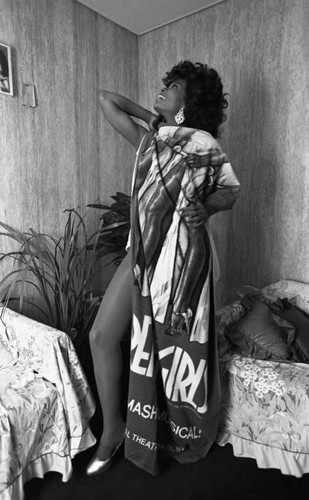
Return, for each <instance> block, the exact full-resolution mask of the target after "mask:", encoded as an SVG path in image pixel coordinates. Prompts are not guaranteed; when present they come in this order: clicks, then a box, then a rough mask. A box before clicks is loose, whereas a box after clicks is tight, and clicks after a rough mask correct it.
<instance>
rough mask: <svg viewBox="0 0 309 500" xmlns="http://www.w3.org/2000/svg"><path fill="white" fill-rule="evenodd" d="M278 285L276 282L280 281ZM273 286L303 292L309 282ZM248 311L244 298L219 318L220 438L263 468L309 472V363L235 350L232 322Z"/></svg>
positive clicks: (279, 291)
mask: <svg viewBox="0 0 309 500" xmlns="http://www.w3.org/2000/svg"><path fill="white" fill-rule="evenodd" d="M275 285H276V286H275ZM275 285H272V286H270V287H268V288H267V293H269V294H274V296H276V297H278V296H281V297H283V296H286V297H289V298H291V297H294V296H295V295H297V294H299V296H300V297H301V298H302V299H303V303H308V297H309V285H305V284H297V282H293V281H290V282H289V281H284V282H280V283H279V284H275ZM242 314H243V309H242V306H241V305H240V304H239V302H235V303H234V304H232V305H229V306H227V308H224V310H223V311H221V321H220V324H219V329H218V331H219V335H220V337H221V340H220V345H219V347H220V352H221V357H220V363H221V384H222V408H221V418H220V430H219V434H218V437H217V443H218V444H220V445H225V444H227V443H230V444H232V446H233V451H234V454H235V455H236V456H242V457H250V458H254V459H255V460H256V462H257V465H258V466H259V467H261V468H279V469H280V470H281V472H282V473H283V474H290V475H293V476H296V477H301V476H302V475H303V474H304V473H308V472H309V365H308V364H303V363H293V362H274V361H265V360H259V359H252V358H249V357H245V356H240V355H239V354H233V353H232V352H231V351H229V346H228V344H227V343H226V340H225V339H224V338H223V337H222V335H223V334H224V329H225V328H226V326H227V325H228V324H229V323H231V322H233V321H235V320H237V319H239V317H241V316H242Z"/></svg>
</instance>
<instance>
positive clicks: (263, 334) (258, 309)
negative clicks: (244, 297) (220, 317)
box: [227, 297, 295, 360]
mask: <svg viewBox="0 0 309 500" xmlns="http://www.w3.org/2000/svg"><path fill="white" fill-rule="evenodd" d="M294 334H295V329H294V327H292V326H291V325H290V324H289V323H287V322H286V321H285V320H284V319H281V318H280V317H279V316H277V315H276V314H274V313H273V312H272V311H271V310H270V309H269V306H268V305H267V304H264V303H263V302H261V301H260V300H259V299H258V297H256V299H255V300H253V301H252V303H251V309H250V310H249V311H248V312H247V314H246V315H245V316H244V317H243V318H242V319H240V320H239V321H236V322H235V323H233V324H232V325H231V326H230V327H229V328H228V331H227V336H228V338H229V340H230V341H231V342H232V344H233V345H234V346H235V347H236V349H237V350H238V351H241V352H242V353H243V354H245V355H248V356H252V357H254V358H259V359H276V360H288V359H290V358H291V352H290V350H289V345H290V344H291V343H292V341H293V340H294Z"/></svg>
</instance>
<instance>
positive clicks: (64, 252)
mask: <svg viewBox="0 0 309 500" xmlns="http://www.w3.org/2000/svg"><path fill="white" fill-rule="evenodd" d="M112 198H113V199H114V200H115V201H114V203H113V205H112V206H107V205H101V204H92V205H90V206H91V207H93V208H96V209H100V210H102V211H103V213H102V215H101V218H100V225H99V228H98V229H97V230H96V231H94V232H93V233H92V234H91V235H90V236H89V235H88V234H87V229H86V223H85V217H86V216H84V217H82V216H81V215H80V214H79V212H78V211H77V210H75V209H70V210H66V211H65V212H66V213H67V214H68V217H67V221H66V224H65V228H64V233H63V235H62V236H61V237H60V238H59V239H55V238H54V237H53V236H51V235H46V234H43V233H40V232H37V231H35V230H34V229H30V231H29V232H19V231H17V230H15V229H13V228H11V227H10V226H8V225H7V224H5V223H4V222H1V221H0V226H1V227H2V228H3V229H4V230H5V232H2V233H0V236H6V237H9V238H11V239H12V240H15V241H17V242H18V243H19V244H20V247H19V249H18V250H17V251H11V252H8V253H5V254H3V253H2V254H1V253H0V262H1V261H2V260H3V259H12V261H13V263H14V266H13V269H12V270H11V271H9V272H8V273H7V274H6V275H5V276H4V277H2V279H1V281H0V290H3V292H2V293H1V295H0V299H1V301H2V303H3V304H4V305H7V304H9V305H11V304H13V303H15V307H16V305H17V308H18V310H19V312H23V306H24V304H25V303H31V304H32V306H33V307H34V308H35V309H37V310H38V311H40V314H41V316H43V318H44V320H43V321H44V322H46V323H47V324H49V325H50V326H53V327H55V328H58V329H59V330H62V331H64V332H66V333H67V334H68V335H69V336H70V337H71V339H72V341H73V343H74V344H75V346H76V347H77V348H79V347H80V346H81V345H82V344H83V342H84V341H85V340H87V339H88V332H89V329H90V327H91V325H92V322H93V320H94V317H95V314H96V311H97V308H98V306H99V304H100V301H101V299H102V295H103V294H102V292H100V293H98V290H95V289H94V285H93V283H94V277H95V275H96V274H97V273H98V272H100V271H101V267H102V265H101V264H99V265H98V262H100V263H101V262H102V260H101V257H104V256H108V255H110V256H111V258H110V259H109V261H108V265H109V266H110V265H111V264H113V265H117V264H119V262H120V261H121V260H122V258H123V257H124V254H125V244H126V239H127V235H128V232H129V218H130V197H129V196H127V195H125V194H123V193H116V195H115V196H112ZM98 259H99V260H98ZM31 288H32V289H34V290H35V291H36V295H35V301H31V299H29V289H31ZM16 292H17V295H16ZM103 293H104V292H103ZM4 309H5V308H3V310H4Z"/></svg>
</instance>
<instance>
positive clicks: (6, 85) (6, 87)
mask: <svg viewBox="0 0 309 500" xmlns="http://www.w3.org/2000/svg"><path fill="white" fill-rule="evenodd" d="M0 95H7V96H11V97H12V96H13V95H14V94H13V76H12V55H11V47H9V46H8V45H5V44H4V43H1V42H0Z"/></svg>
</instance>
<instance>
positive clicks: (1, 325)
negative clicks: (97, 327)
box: [0, 307, 96, 500]
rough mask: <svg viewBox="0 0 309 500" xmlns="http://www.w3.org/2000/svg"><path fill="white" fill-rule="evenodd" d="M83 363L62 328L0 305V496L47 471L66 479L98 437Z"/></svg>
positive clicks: (19, 490) (19, 492)
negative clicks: (76, 460)
mask: <svg viewBox="0 0 309 500" xmlns="http://www.w3.org/2000/svg"><path fill="white" fill-rule="evenodd" d="M94 411H95V404H94V400H93V397H92V395H91V392H90V389H89V386H88V383H87V380H86V378H85V375H84V373H83V370H82V367H81V365H80V362H79V360H78V357H77V355H76V352H75V350H74V347H73V345H72V343H71V340H70V338H69V337H68V336H67V335H66V334H65V333H63V332H61V331H58V330H56V329H54V328H51V327H49V326H46V325H44V324H42V323H39V322H37V321H34V320H32V319H29V318H27V317H25V316H23V315H21V314H19V313H16V312H14V311H12V310H11V309H9V308H3V307H1V308H0V498H1V500H22V498H24V490H23V485H24V484H25V483H26V482H27V481H29V480H30V479H31V478H33V477H41V478H42V477H43V476H44V474H45V473H46V472H49V471H54V472H59V473H60V474H62V480H63V481H67V480H68V479H69V477H70V475H71V472H72V459H73V457H74V456H75V455H76V454H77V453H79V452H81V451H83V450H86V449H87V448H90V447H91V446H93V445H94V444H95V442H96V439H95V437H94V436H93V434H92V432H91V430H90V428H89V426H88V423H89V420H90V418H91V417H92V415H93V414H94Z"/></svg>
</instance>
